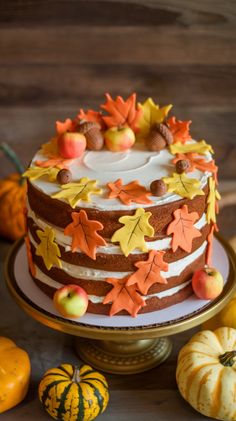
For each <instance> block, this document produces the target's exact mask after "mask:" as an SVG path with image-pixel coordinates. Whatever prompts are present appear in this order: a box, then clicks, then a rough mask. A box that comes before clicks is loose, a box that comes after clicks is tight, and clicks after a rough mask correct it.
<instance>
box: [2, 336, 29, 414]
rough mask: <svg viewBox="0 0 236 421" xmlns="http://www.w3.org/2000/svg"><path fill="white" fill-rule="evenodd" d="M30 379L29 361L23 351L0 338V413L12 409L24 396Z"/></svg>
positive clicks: (9, 340)
mask: <svg viewBox="0 0 236 421" xmlns="http://www.w3.org/2000/svg"><path fill="white" fill-rule="evenodd" d="M29 379H30V360H29V357H28V354H27V352H26V351H24V350H23V349H21V348H19V347H17V345H16V344H15V343H14V342H13V341H12V340H11V339H8V338H4V337H0V413H2V412H5V411H7V410H8V409H10V408H13V407H14V406H15V405H17V404H18V403H20V402H21V401H22V400H23V399H24V398H25V396H26V393H27V391H28V386H29Z"/></svg>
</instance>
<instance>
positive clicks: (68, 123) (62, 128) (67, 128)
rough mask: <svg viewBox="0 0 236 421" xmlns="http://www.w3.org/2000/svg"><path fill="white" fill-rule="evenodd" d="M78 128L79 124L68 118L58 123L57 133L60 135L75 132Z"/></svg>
mask: <svg viewBox="0 0 236 421" xmlns="http://www.w3.org/2000/svg"><path fill="white" fill-rule="evenodd" d="M76 126H77V122H76V121H75V120H71V119H70V118H67V119H66V120H65V121H56V131H57V134H59V135H60V134H63V133H65V132H73V131H75V129H76Z"/></svg>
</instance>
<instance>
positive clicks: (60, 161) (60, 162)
mask: <svg viewBox="0 0 236 421" xmlns="http://www.w3.org/2000/svg"><path fill="white" fill-rule="evenodd" d="M73 161H74V159H65V158H62V157H61V156H55V157H54V158H50V159H47V160H46V161H40V160H37V161H35V164H36V165H37V166H38V167H42V168H48V167H56V168H60V170H62V169H64V168H65V169H68V168H69V165H70V164H72V162H73Z"/></svg>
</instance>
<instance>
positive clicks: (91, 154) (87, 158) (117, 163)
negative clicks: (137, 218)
mask: <svg viewBox="0 0 236 421" xmlns="http://www.w3.org/2000/svg"><path fill="white" fill-rule="evenodd" d="M193 142H194V141H192V140H191V141H188V142H187V143H193ZM173 158H174V156H173V155H172V154H171V153H170V152H169V151H168V149H167V148H165V149H163V150H162V151H161V152H160V153H156V152H151V151H147V150H145V147H144V146H143V145H142V144H138V143H137V144H135V146H134V147H133V148H132V149H130V150H129V151H127V152H110V151H108V150H102V151H87V152H85V153H84V155H83V156H82V157H80V158H78V159H75V160H74V162H73V163H72V164H71V165H70V171H71V172H72V181H76V180H79V179H80V178H81V177H88V178H90V179H92V180H97V181H98V185H99V187H101V188H103V194H102V195H100V196H98V195H96V196H93V195H91V202H84V201H80V202H79V203H78V204H77V205H78V206H81V207H83V208H96V209H99V210H106V211H110V210H119V209H122V210H128V209H136V208H139V207H143V208H146V207H150V206H158V205H163V204H166V203H170V202H174V201H176V200H180V199H182V197H180V196H179V195H177V194H174V193H166V194H165V195H164V196H162V197H156V196H150V199H151V200H152V201H153V203H152V204H146V205H140V204H137V203H132V204H131V205H124V204H122V202H121V201H120V200H119V199H107V192H108V191H110V190H109V189H108V188H107V187H106V184H107V183H108V182H114V181H116V180H117V179H118V178H121V179H122V181H123V184H127V183H130V182H131V181H134V180H138V181H139V182H140V184H141V185H143V186H145V187H146V188H147V189H148V190H149V186H150V183H151V182H152V181H153V180H155V179H160V178H162V177H167V176H171V175H172V174H173V172H174V171H175V166H174V164H173V163H172V160H173ZM46 159H47V158H46V157H45V156H44V155H42V154H40V152H38V153H37V154H36V155H35V157H34V159H33V161H32V165H34V162H35V161H36V160H41V161H45V160H46ZM204 159H206V161H209V160H210V159H211V154H210V153H208V154H207V155H206V156H205V158H204ZM209 176H210V173H207V172H206V173H203V172H201V171H198V170H195V171H194V172H192V173H189V174H188V177H189V178H195V179H197V180H199V181H200V183H201V187H202V188H203V187H204V186H205V185H206V183H207V179H208V177H209ZM31 183H32V184H33V185H34V187H36V188H38V189H39V190H41V191H43V192H44V193H46V194H48V195H51V194H54V193H57V192H58V191H59V190H60V186H59V185H58V184H57V183H56V182H55V183H51V182H49V181H48V180H47V178H46V177H42V178H40V179H37V180H31ZM60 200H62V201H63V199H60Z"/></svg>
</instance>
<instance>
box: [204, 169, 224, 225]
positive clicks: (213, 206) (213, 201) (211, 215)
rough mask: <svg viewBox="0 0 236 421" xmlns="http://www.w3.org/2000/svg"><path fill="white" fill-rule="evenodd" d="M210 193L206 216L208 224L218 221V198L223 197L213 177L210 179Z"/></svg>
mask: <svg viewBox="0 0 236 421" xmlns="http://www.w3.org/2000/svg"><path fill="white" fill-rule="evenodd" d="M208 186H209V193H208V196H207V212H206V218H207V222H208V224H210V222H213V223H215V222H216V213H218V206H217V200H220V199H221V196H220V194H219V192H218V191H217V189H216V182H215V180H213V178H212V177H210V178H209V180H208Z"/></svg>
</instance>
